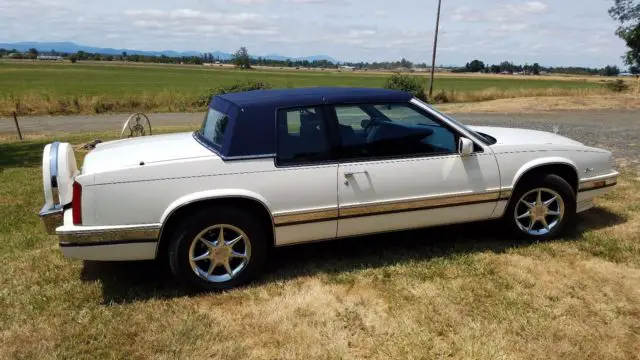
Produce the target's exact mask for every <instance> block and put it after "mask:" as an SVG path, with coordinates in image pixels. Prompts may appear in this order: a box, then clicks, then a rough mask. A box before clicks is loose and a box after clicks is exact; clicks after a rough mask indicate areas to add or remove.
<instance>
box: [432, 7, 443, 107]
mask: <svg viewBox="0 0 640 360" xmlns="http://www.w3.org/2000/svg"><path fill="white" fill-rule="evenodd" d="M441 6H442V0H438V17H437V18H436V34H435V37H434V39H433V56H432V57H431V80H430V81H429V99H431V97H432V95H433V78H434V76H435V72H436V50H437V49H438V30H439V29H440V7H441Z"/></svg>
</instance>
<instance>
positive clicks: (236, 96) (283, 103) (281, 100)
mask: <svg viewBox="0 0 640 360" xmlns="http://www.w3.org/2000/svg"><path fill="white" fill-rule="evenodd" d="M219 97H221V98H223V99H225V100H226V101H228V102H230V103H234V104H236V105H238V106H240V107H243V108H244V107H250V106H252V105H259V106H265V105H269V106H272V107H274V108H284V107H297V106H307V105H318V104H345V103H347V104H348V103H358V102H362V101H367V102H379V101H382V102H405V101H409V100H411V97H412V96H411V95H410V94H408V93H405V92H403V91H398V90H387V89H371V88H346V87H345V88H342V87H317V88H296V89H279V90H255V91H247V92H241V93H230V94H224V95H219Z"/></svg>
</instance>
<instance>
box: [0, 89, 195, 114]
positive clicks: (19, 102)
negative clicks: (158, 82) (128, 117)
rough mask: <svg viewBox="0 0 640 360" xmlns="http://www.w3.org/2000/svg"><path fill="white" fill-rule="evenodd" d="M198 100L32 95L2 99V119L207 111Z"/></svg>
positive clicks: (170, 95)
mask: <svg viewBox="0 0 640 360" xmlns="http://www.w3.org/2000/svg"><path fill="white" fill-rule="evenodd" d="M205 108H206V104H205V105H203V104H202V103H201V102H200V99H199V98H198V97H193V96H187V95H184V94H180V93H178V92H175V91H170V90H163V91H160V92H158V93H143V94H140V95H137V96H135V97H133V96H132V97H130V98H127V99H119V98H113V97H110V96H106V95H100V96H71V97H64V96H55V95H49V94H42V93H38V92H29V93H26V94H22V95H21V96H20V97H13V96H0V115H4V116H9V115H10V114H11V113H12V112H13V111H15V112H16V113H18V114H19V115H23V116H24V115H42V114H47V115H69V114H102V113H113V112H135V111H145V112H187V111H204V109H205Z"/></svg>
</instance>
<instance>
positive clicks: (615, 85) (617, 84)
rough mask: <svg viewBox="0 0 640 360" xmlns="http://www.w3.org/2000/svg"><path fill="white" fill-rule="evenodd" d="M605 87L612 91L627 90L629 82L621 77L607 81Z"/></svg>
mask: <svg viewBox="0 0 640 360" xmlns="http://www.w3.org/2000/svg"><path fill="white" fill-rule="evenodd" d="M606 86H607V88H608V89H609V90H611V91H613V92H623V91H627V90H629V84H627V83H626V82H624V80H622V79H617V80H614V81H609V82H607V85H606Z"/></svg>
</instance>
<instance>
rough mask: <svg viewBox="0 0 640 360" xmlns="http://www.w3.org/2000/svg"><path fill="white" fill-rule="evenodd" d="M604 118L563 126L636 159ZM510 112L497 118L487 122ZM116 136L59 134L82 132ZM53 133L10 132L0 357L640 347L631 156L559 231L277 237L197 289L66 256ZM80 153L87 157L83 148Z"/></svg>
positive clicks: (628, 353)
mask: <svg viewBox="0 0 640 360" xmlns="http://www.w3.org/2000/svg"><path fill="white" fill-rule="evenodd" d="M610 115H611V121H609V122H603V121H596V120H597V119H595V120H593V121H591V120H589V121H588V122H586V123H585V122H584V121H583V120H580V119H581V117H582V115H581V114H580V113H576V114H572V115H571V116H570V117H567V118H559V117H558V122H557V123H558V124H560V128H561V131H563V133H564V132H566V134H571V135H572V136H573V137H575V138H576V139H577V140H580V141H583V142H585V143H587V144H593V145H596V144H598V145H600V146H604V147H606V148H609V149H611V150H615V151H616V153H617V155H619V156H622V157H624V159H618V160H626V162H627V163H632V162H633V161H634V160H637V159H638V157H639V156H640V154H639V149H640V148H638V146H637V145H635V144H632V143H633V142H634V141H635V139H637V133H638V119H635V120H634V119H632V118H631V117H629V118H626V117H625V118H622V116H620V117H621V119H620V120H617V118H616V116H618V115H620V114H616V113H611V114H610ZM624 116H628V115H624ZM625 119H626V120H625ZM629 119H631V120H629ZM514 121H515V120H514V119H511V118H510V117H507V116H505V117H497V118H496V119H495V120H494V123H492V124H491V125H501V126H505V125H507V124H513V123H514ZM521 121H522V123H520V122H517V123H516V124H517V125H518V126H522V127H532V128H539V129H543V130H544V129H546V130H548V128H549V127H550V126H551V125H552V124H555V123H556V122H543V121H540V122H537V123H536V122H532V121H531V120H530V119H529V118H522V119H521ZM585 127H586V128H585ZM596 127H598V129H600V131H596V130H597V129H596ZM191 128H192V127H191V126H186V127H185V126H177V127H171V128H167V127H165V128H159V129H157V130H158V131H156V132H158V133H161V132H176V131H187V130H190V129H191ZM616 129H617V130H616ZM605 130H606V131H605ZM614 130H616V131H617V132H615V133H614ZM603 132H605V133H606V136H604V137H602V136H598V135H597V134H598V133H603ZM114 136H115V134H114V131H110V132H94V133H78V134H59V135H57V136H56V137H55V140H61V141H68V142H71V143H72V144H75V145H77V144H81V143H84V142H86V141H89V140H92V139H96V138H99V139H103V140H107V139H113V138H114ZM53 140H54V138H53V137H51V133H49V134H37V135H29V137H28V139H27V140H26V141H24V142H18V141H13V140H9V139H0V154H2V155H1V156H0V184H2V186H0V263H2V267H3V271H2V272H0V308H1V309H3V311H0V358H2V359H13V358H33V359H35V358H37V359H49V358H114V359H116V358H132V359H146V358H161V359H174V358H190V359H210V358H231V359H238V358H250V359H300V358H304V359H363V358H365V359H394V358H395V359H420V358H427V359H430V358H459V359H467V358H468V359H496V358H499V359H522V358H545V359H584V358H594V359H633V358H635V357H637V354H639V353H640V294H639V293H638V289H640V207H639V205H638V204H640V178H638V173H637V172H635V171H633V170H632V169H631V167H626V166H622V172H623V176H622V177H621V179H620V181H619V185H618V187H617V188H616V190H615V191H614V192H613V193H611V194H608V195H607V196H605V197H603V198H601V199H598V201H597V207H596V208H594V209H592V210H590V211H588V212H586V213H584V214H582V215H580V216H579V221H578V224H577V227H576V230H575V231H573V232H572V233H570V234H569V235H567V236H566V237H565V238H563V239H560V240H557V241H551V242H546V243H527V242H523V241H519V240H516V239H513V238H510V237H509V236H508V235H506V234H503V233H501V231H500V225H499V224H498V223H494V222H489V223H480V224H470V225H463V226H449V227H445V228H436V229H428V230H420V231H411V232H404V233H398V234H388V235H379V236H369V237H364V238H360V239H352V240H344V241H335V242H328V243H321V244H310V245H301V246H296V247H290V248H283V249H278V250H276V251H275V252H274V254H273V257H272V259H271V261H270V265H269V270H268V272H267V274H266V275H265V276H264V278H263V279H261V280H260V281H258V282H257V283H254V284H252V285H250V286H247V287H243V288H240V289H236V290H232V291H228V292H224V293H193V292H191V291H189V290H188V289H185V288H183V287H181V286H180V285H178V284H177V283H176V282H175V281H173V279H172V278H171V275H170V274H169V272H168V271H167V270H166V268H165V267H163V266H162V264H159V263H156V262H141V263H135V262H130V263H126V262H125V263H96V262H82V261H73V260H68V259H65V258H63V257H62V255H61V254H60V253H59V251H58V249H57V243H56V238H55V237H53V236H48V235H46V234H45V232H44V229H43V228H42V226H41V224H39V219H38V218H37V216H36V213H37V211H38V210H39V209H40V207H41V205H42V202H43V199H42V194H41V193H42V189H41V181H42V176H41V171H40V163H41V155H42V148H43V147H44V145H45V144H46V143H48V142H51V141H53ZM619 147H623V148H624V151H622V150H621V149H619ZM77 155H78V157H79V158H80V159H79V160H80V161H81V158H82V156H83V155H84V153H83V152H78V153H77Z"/></svg>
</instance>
